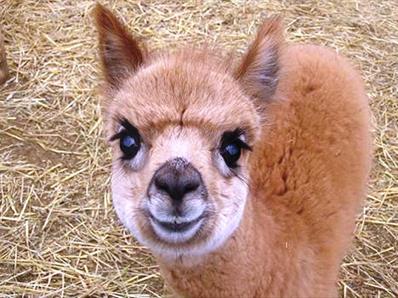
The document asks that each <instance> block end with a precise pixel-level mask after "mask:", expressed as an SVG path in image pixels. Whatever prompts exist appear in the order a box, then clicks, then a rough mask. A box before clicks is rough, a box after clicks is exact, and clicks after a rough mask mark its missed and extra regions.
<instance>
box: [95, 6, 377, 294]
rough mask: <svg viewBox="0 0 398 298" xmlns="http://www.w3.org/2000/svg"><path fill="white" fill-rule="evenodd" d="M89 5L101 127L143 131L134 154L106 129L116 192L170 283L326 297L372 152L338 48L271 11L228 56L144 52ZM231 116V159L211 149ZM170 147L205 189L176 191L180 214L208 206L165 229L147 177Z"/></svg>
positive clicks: (358, 92)
mask: <svg viewBox="0 0 398 298" xmlns="http://www.w3.org/2000/svg"><path fill="white" fill-rule="evenodd" d="M95 15H96V20H97V28H98V30H99V33H100V53H101V60H102V62H103V72H104V84H103V85H102V93H103V97H104V98H105V104H104V111H105V113H104V115H105V122H106V129H107V133H108V136H109V137H111V136H112V135H113V134H115V133H117V132H118V131H120V121H119V120H120V119H122V118H123V119H127V120H128V121H129V122H130V123H133V124H134V125H135V126H136V127H137V129H138V130H139V132H140V135H141V137H142V139H143V146H141V149H140V150H141V152H139V154H138V155H137V158H139V162H137V163H134V161H128V162H125V161H121V160H120V156H121V152H120V149H119V147H118V143H117V141H113V142H111V146H112V150H113V156H114V163H113V170H112V171H113V174H112V196H113V201H114V205H115V208H116V211H117V213H118V216H119V218H120V219H121V220H122V222H123V223H124V224H125V226H126V227H127V228H129V229H130V230H131V231H132V233H133V234H134V235H135V237H136V238H137V239H138V240H139V241H140V242H141V243H143V244H145V245H147V246H148V247H149V249H150V250H151V251H152V252H153V253H154V254H155V256H156V257H157V259H158V262H159V264H160V267H161V271H162V274H163V276H164V278H165V280H166V282H167V283H168V284H169V285H170V287H171V288H172V289H173V291H174V292H175V294H176V295H177V296H183V297H335V296H336V294H337V292H336V279H337V272H338V268H339V264H340V262H341V260H342V258H343V256H344V254H345V252H346V250H347V247H348V245H349V243H350V239H351V234H352V231H353V229H354V225H355V216H356V213H357V212H358V210H359V208H360V206H361V204H362V202H363V199H364V196H365V191H366V183H367V177H368V174H369V170H370V164H371V137H370V133H369V130H370V128H369V106H368V98H367V96H366V94H365V92H364V87H363V84H362V81H361V79H360V77H359V75H358V74H357V72H356V71H355V70H354V69H353V68H352V67H351V66H350V64H349V63H348V62H347V61H346V59H344V58H342V57H341V56H339V55H337V54H336V53H335V52H333V51H331V50H329V49H326V48H322V47H318V46H311V45H287V44H285V42H284V41H283V37H282V31H283V30H282V27H281V23H280V20H279V19H275V18H274V19H270V20H267V21H266V22H265V23H264V24H263V25H262V26H261V28H260V30H259V32H258V34H257V37H256V38H255V40H254V42H253V43H252V45H251V46H250V48H249V50H248V52H247V53H246V54H245V55H244V56H243V58H242V59H241V61H240V62H238V64H237V67H236V68H232V67H230V66H227V63H228V65H230V61H227V62H223V60H222V59H220V56H219V55H218V54H215V53H213V52H212V51H210V50H194V49H187V50H180V51H177V52H175V53H169V54H160V55H159V54H156V55H155V54H151V53H148V52H147V51H146V50H142V49H141V48H140V46H139V45H138V43H137V42H136V41H135V40H134V38H133V37H131V36H130V35H129V34H128V33H127V31H126V29H125V28H124V27H123V26H122V25H121V24H120V23H119V22H118V21H117V19H116V18H115V17H114V16H113V15H112V14H111V13H110V12H109V11H108V10H106V9H105V8H103V7H101V6H97V8H96V11H95ZM126 63H127V64H126ZM236 128H240V129H242V131H244V133H243V135H242V138H244V140H245V142H247V143H248V144H249V145H251V146H252V148H253V151H252V152H250V151H245V152H243V154H242V157H241V158H240V160H239V167H238V168H237V169H236V170H232V169H229V168H228V167H227V166H226V164H225V163H224V161H223V159H222V158H221V157H220V154H219V152H218V148H219V142H220V138H221V136H222V134H223V133H224V132H225V131H233V130H234V129H236ZM176 157H178V158H184V160H186V161H187V162H190V163H191V164H192V165H193V166H194V167H195V168H196V169H198V171H199V172H200V173H201V176H202V178H203V181H204V184H205V185H206V189H207V192H208V197H207V199H206V200H204V199H202V198H201V197H196V198H188V199H187V202H186V204H187V210H188V211H187V214H188V215H187V217H189V216H192V217H195V216H196V213H195V212H199V213H200V212H202V211H201V210H202V208H204V209H205V210H206V212H207V214H206V218H205V220H204V222H203V223H201V224H200V228H198V231H196V230H191V232H192V231H193V232H192V233H193V234H194V235H193V236H192V235H188V234H187V235H163V234H162V233H163V232H161V231H159V230H157V229H158V227H157V226H154V225H153V224H152V223H151V221H150V219H148V212H149V213H151V214H154V215H155V217H164V216H165V214H164V212H165V211H166V210H167V208H168V207H167V203H166V202H165V201H162V199H160V200H159V198H158V200H156V197H155V196H153V197H151V194H150V191H148V189H150V188H148V187H150V185H151V179H152V176H153V175H154V173H155V171H156V169H158V168H159V166H161V165H162V164H163V163H164V162H166V161H169V160H172V159H173V158H176ZM198 210H199V211H198ZM166 216H167V215H166ZM175 220H182V219H180V218H176V219H175Z"/></svg>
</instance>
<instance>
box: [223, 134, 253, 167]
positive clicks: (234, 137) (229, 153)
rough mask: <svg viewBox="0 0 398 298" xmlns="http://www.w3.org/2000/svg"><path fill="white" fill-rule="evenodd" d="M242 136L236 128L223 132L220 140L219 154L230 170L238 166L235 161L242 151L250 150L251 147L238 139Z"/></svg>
mask: <svg viewBox="0 0 398 298" xmlns="http://www.w3.org/2000/svg"><path fill="white" fill-rule="evenodd" d="M242 135H243V131H242V130H241V129H239V128H238V129H235V130H234V131H227V132H225V133H224V134H223V136H222V138H221V146H220V154H221V156H222V158H223V159H224V161H225V163H226V164H227V166H228V167H230V168H236V167H237V166H238V165H237V161H238V160H239V158H240V156H241V153H242V150H251V147H250V146H249V145H247V144H246V143H245V142H244V141H243V140H242V139H241V138H240V137H241V136H242Z"/></svg>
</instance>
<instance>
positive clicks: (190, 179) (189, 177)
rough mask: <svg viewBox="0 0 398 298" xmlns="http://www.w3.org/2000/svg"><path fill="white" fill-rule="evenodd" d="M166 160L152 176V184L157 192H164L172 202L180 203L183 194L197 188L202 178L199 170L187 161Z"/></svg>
mask: <svg viewBox="0 0 398 298" xmlns="http://www.w3.org/2000/svg"><path fill="white" fill-rule="evenodd" d="M175 163H176V162H174V163H173V161H172V162H166V163H165V164H164V165H163V166H162V167H161V168H159V169H158V170H157V171H156V173H155V174H154V177H153V185H154V186H155V188H156V189H157V191H159V192H163V193H166V194H167V195H168V196H169V197H170V198H171V199H172V200H173V202H174V203H181V202H182V200H183V198H184V197H185V195H187V194H188V193H192V192H194V191H196V190H198V189H199V187H200V185H201V183H202V179H201V176H200V174H199V172H198V171H197V170H196V169H195V168H194V167H193V166H192V165H191V164H189V163H186V164H183V166H181V162H180V161H179V163H178V164H177V165H178V167H177V166H175V165H174V164H175Z"/></svg>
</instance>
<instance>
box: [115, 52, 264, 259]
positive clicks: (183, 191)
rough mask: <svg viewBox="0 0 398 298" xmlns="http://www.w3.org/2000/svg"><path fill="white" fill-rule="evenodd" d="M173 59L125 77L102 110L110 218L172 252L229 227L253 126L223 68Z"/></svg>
mask: <svg viewBox="0 0 398 298" xmlns="http://www.w3.org/2000/svg"><path fill="white" fill-rule="evenodd" d="M180 58H181V57H174V58H173V57H168V58H167V59H168V60H167V62H164V61H162V62H158V63H155V64H152V65H150V66H148V67H144V68H143V69H141V70H140V71H139V72H138V73H137V74H135V76H134V77H132V78H130V79H128V80H127V81H126V83H125V84H124V85H123V87H122V88H121V89H120V91H119V92H117V94H116V95H115V97H114V100H113V102H112V103H111V104H110V106H109V113H110V115H112V117H109V118H108V119H109V120H108V121H109V122H108V129H109V131H110V135H111V140H112V141H111V144H112V149H113V157H114V158H113V167H112V197H113V202H114V206H115V208H116V211H117V213H118V216H119V218H120V219H121V221H122V222H123V223H124V225H125V226H126V227H128V228H129V230H130V231H131V232H132V233H133V234H134V236H135V237H136V238H137V239H138V240H139V241H141V242H142V243H144V244H145V245H147V246H148V247H150V248H151V249H152V250H154V251H155V252H157V253H159V254H167V255H176V256H177V255H180V254H203V253H206V252H209V251H212V250H214V249H215V248H217V247H218V246H219V245H220V244H222V243H223V242H224V241H225V239H227V238H228V237H229V236H230V235H231V233H232V232H233V231H234V230H235V229H236V227H237V226H238V224H239V222H240V219H241V217H242V213H243V210H244V206H245V201H246V198H247V194H248V179H249V177H248V171H247V162H248V155H249V154H250V148H251V145H252V144H253V142H254V138H255V135H256V133H257V129H258V128H257V127H258V116H257V113H256V110H255V107H254V106H253V104H252V102H251V100H250V99H249V98H247V97H246V96H245V95H244V94H243V93H242V91H241V88H240V87H239V85H238V84H237V83H236V82H235V81H234V80H233V78H232V77H231V76H230V75H227V74H225V73H217V72H210V73H209V72H208V69H207V68H210V67H211V66H205V65H203V64H202V65H201V64H196V62H191V63H187V62H184V63H181V62H180ZM202 63H203V61H202Z"/></svg>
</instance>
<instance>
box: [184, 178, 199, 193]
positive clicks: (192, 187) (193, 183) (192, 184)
mask: <svg viewBox="0 0 398 298" xmlns="http://www.w3.org/2000/svg"><path fill="white" fill-rule="evenodd" d="M198 188H199V182H197V181H190V182H188V183H187V184H186V185H185V186H184V192H185V193H189V192H193V191H195V190H197V189H198Z"/></svg>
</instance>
